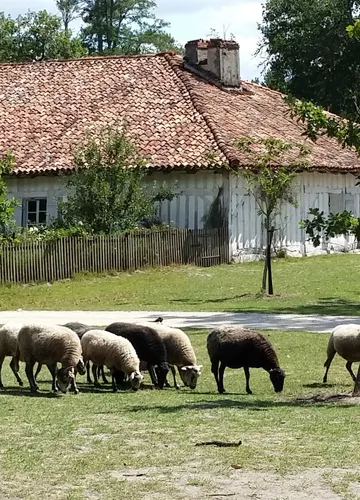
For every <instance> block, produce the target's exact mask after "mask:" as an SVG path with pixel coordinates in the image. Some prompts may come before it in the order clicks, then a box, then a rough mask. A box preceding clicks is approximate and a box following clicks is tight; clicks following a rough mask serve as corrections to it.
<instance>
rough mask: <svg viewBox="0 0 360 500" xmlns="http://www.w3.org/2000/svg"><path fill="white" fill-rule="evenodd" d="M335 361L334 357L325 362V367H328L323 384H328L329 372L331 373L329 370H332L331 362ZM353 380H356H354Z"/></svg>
mask: <svg viewBox="0 0 360 500" xmlns="http://www.w3.org/2000/svg"><path fill="white" fill-rule="evenodd" d="M333 359H334V358H333V357H332V358H328V359H327V360H326V361H325V364H324V366H325V367H326V370H325V375H324V378H323V384H326V382H327V376H328V371H329V369H330V365H331V362H332V360H333ZM351 376H353V375H351ZM354 377H355V375H354ZM353 380H354V379H353Z"/></svg>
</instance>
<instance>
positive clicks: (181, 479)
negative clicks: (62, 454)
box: [110, 465, 360, 500]
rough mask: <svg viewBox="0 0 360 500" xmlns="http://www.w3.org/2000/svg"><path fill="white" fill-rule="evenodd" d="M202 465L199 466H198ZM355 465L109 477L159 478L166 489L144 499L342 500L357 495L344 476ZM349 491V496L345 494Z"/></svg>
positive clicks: (193, 469) (189, 470)
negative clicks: (288, 471) (337, 488)
mask: <svg viewBox="0 0 360 500" xmlns="http://www.w3.org/2000/svg"><path fill="white" fill-rule="evenodd" d="M201 469H203V467H201ZM357 472H359V470H355V469H330V468H329V469H324V468H322V469H320V468H319V469H307V470H303V471H301V472H296V473H292V474H288V475H284V476H283V475H280V474H276V473H272V472H257V471H248V470H242V469H237V470H232V471H230V472H229V473H228V474H226V475H223V476H221V475H214V474H210V473H206V472H203V471H199V468H197V467H196V466H195V465H193V466H189V467H184V466H183V467H178V468H171V469H170V468H169V469H167V468H165V469H161V468H155V467H153V468H148V469H146V468H143V469H133V470H127V471H121V472H120V471H119V472H116V471H113V472H111V473H110V474H111V477H112V478H116V479H119V480H122V481H124V480H125V481H131V482H140V483H143V486H145V484H144V483H146V482H147V481H150V480H156V481H159V482H160V483H161V484H162V486H163V487H164V488H168V493H146V494H145V495H144V496H143V499H144V500H155V498H156V499H159V500H167V499H170V498H189V499H205V498H211V499H215V500H223V499H226V498H229V499H230V500H231V499H236V500H342V499H344V498H351V499H352V500H357V499H360V496H358V495H359V493H360V488H359V483H358V482H356V481H352V480H351V479H348V480H346V477H347V476H349V475H351V473H357ZM330 482H331V483H332V484H333V485H334V484H335V485H336V484H340V483H341V485H342V492H343V493H344V494H342V493H341V494H337V493H335V492H334V491H333V489H332V487H331V484H330ZM346 494H347V495H350V496H346Z"/></svg>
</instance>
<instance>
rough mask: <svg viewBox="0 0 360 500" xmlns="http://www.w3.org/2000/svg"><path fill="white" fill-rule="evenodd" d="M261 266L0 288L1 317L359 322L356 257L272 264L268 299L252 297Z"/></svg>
mask: <svg viewBox="0 0 360 500" xmlns="http://www.w3.org/2000/svg"><path fill="white" fill-rule="evenodd" d="M262 269H263V263H262V262H258V263H248V264H239V265H235V264H234V265H223V266H216V267H211V268H198V267H192V266H183V267H167V268H161V269H148V270H143V271H136V272H134V273H120V274H113V275H107V276H96V275H82V276H76V277H75V278H74V279H72V280H64V281H61V282H55V283H53V284H39V285H10V286H1V287H0V304H1V306H0V307H1V309H2V310H10V309H18V308H22V309H50V310H51V309H58V310H59V309H60V310H61V309H65V310H66V309H82V310H93V309H102V310H107V309H109V310H178V311H181V310H184V311H229V312H236V311H259V312H267V311H269V312H294V313H303V314H309V313H315V314H354V315H359V314H360V298H359V279H358V277H359V276H360V255H357V254H339V255H329V256H321V257H311V258H302V259H280V260H275V261H274V265H273V272H274V288H275V295H274V296H273V297H259V296H258V294H257V292H258V291H259V289H260V283H261V276H262Z"/></svg>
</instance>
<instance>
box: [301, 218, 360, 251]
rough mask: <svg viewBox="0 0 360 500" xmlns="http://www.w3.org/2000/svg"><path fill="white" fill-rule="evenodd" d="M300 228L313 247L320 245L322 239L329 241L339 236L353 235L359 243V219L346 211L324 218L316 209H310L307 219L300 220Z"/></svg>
mask: <svg viewBox="0 0 360 500" xmlns="http://www.w3.org/2000/svg"><path fill="white" fill-rule="evenodd" d="M300 226H301V227H302V228H303V229H304V230H305V233H306V234H307V235H308V239H309V240H310V241H311V242H312V244H313V245H314V246H315V247H318V246H319V245H320V243H321V240H322V239H323V240H325V241H329V239H330V238H334V237H336V236H340V235H343V236H347V235H353V236H355V238H356V240H357V241H358V242H360V218H359V217H355V216H354V215H353V214H352V213H351V212H349V211H347V210H344V211H343V212H341V213H335V214H334V213H330V214H329V215H328V216H326V215H325V213H324V212H323V211H320V210H319V209H318V208H311V209H310V210H309V217H308V218H307V219H305V220H302V221H301V222H300Z"/></svg>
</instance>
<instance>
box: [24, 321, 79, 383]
mask: <svg viewBox="0 0 360 500" xmlns="http://www.w3.org/2000/svg"><path fill="white" fill-rule="evenodd" d="M19 360H21V361H25V363H26V367H25V373H26V376H27V378H28V380H29V384H30V389H31V392H37V391H38V390H39V388H38V385H37V383H36V381H35V379H34V374H33V369H34V364H35V363H36V362H38V363H41V364H46V365H47V367H48V369H49V371H50V373H51V375H52V389H53V390H54V391H56V390H57V388H59V389H60V390H61V391H62V392H66V391H67V390H68V388H69V386H72V387H73V388H74V391H75V393H78V392H79V391H78V389H77V387H76V382H75V368H76V367H77V369H78V371H79V373H81V374H84V373H85V366H84V363H83V360H82V356H81V344H80V339H79V337H78V336H77V335H76V333H75V332H73V331H72V330H70V329H69V328H65V327H63V326H58V325H45V324H44V325H43V324H28V325H24V326H23V327H22V328H21V329H20V331H19V334H18V342H17V347H16V353H15V357H14V366H15V370H16V372H18V371H19ZM58 362H59V363H61V368H60V369H58V370H57V363H58Z"/></svg>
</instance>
